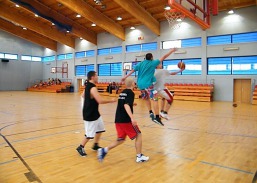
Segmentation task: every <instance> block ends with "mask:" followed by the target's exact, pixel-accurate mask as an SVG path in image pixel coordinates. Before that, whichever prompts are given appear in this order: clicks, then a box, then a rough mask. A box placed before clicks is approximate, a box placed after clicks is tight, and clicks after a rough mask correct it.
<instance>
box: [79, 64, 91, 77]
mask: <svg viewBox="0 0 257 183" xmlns="http://www.w3.org/2000/svg"><path fill="white" fill-rule="evenodd" d="M89 71H94V64H91V65H77V66H76V67H75V74H76V76H87V73H88V72H89Z"/></svg>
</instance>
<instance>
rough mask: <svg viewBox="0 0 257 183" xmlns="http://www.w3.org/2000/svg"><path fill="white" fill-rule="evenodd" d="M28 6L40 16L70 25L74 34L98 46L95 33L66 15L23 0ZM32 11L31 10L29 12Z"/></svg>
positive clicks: (38, 3)
mask: <svg viewBox="0 0 257 183" xmlns="http://www.w3.org/2000/svg"><path fill="white" fill-rule="evenodd" d="M22 2H25V3H27V4H30V5H31V6H32V7H33V8H35V9H36V10H37V11H38V12H39V13H40V14H42V15H47V16H48V17H51V18H53V19H54V20H56V21H58V22H61V23H64V24H68V25H70V26H72V33H73V34H74V35H76V36H78V37H81V38H83V39H85V40H87V41H89V42H91V43H93V44H95V45H96V44H97V35H96V33H94V32H93V31H91V30H89V29H87V28H85V27H83V26H82V25H80V24H79V23H77V22H75V21H73V20H71V19H69V18H67V17H65V16H64V15H62V14H60V13H58V12H57V11H55V10H53V9H51V8H49V7H48V6H46V5H44V4H42V3H41V2H39V1H31V0H22ZM29 11H30V10H29Z"/></svg>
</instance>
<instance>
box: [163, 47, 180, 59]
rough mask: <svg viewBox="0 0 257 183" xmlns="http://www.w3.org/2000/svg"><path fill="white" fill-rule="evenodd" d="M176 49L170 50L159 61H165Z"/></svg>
mask: <svg viewBox="0 0 257 183" xmlns="http://www.w3.org/2000/svg"><path fill="white" fill-rule="evenodd" d="M176 50H177V49H176V48H172V49H171V50H170V51H169V52H168V53H167V54H165V55H164V56H162V58H161V59H160V62H162V61H163V60H165V59H166V58H167V57H168V56H170V55H171V54H172V53H173V52H175V51H176Z"/></svg>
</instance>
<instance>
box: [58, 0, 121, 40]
mask: <svg viewBox="0 0 257 183" xmlns="http://www.w3.org/2000/svg"><path fill="white" fill-rule="evenodd" d="M57 1H58V2H59V3H61V4H63V5H64V6H66V7H68V8H69V9H71V10H72V11H75V12H76V13H78V14H80V15H81V16H83V17H84V18H86V19H88V20H89V21H91V22H94V23H96V25H97V26H99V27H101V28H103V29H104V30H106V31H107V32H109V33H111V34H113V35H115V36H116V37H118V38H120V39H122V40H125V30H124V28H123V27H122V26H121V25H119V24H117V23H115V22H114V21H113V20H112V19H110V18H109V17H107V16H105V15H104V14H102V13H101V12H100V11H98V10H96V9H94V8H93V7H92V6H90V5H89V4H87V3H86V2H85V1H83V0H76V1H74V0H57Z"/></svg>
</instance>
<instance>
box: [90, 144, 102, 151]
mask: <svg viewBox="0 0 257 183" xmlns="http://www.w3.org/2000/svg"><path fill="white" fill-rule="evenodd" d="M100 148H102V147H100V146H98V145H96V144H95V145H94V146H93V147H92V149H93V150H94V151H97V150H98V149H100Z"/></svg>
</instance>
